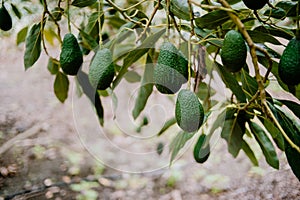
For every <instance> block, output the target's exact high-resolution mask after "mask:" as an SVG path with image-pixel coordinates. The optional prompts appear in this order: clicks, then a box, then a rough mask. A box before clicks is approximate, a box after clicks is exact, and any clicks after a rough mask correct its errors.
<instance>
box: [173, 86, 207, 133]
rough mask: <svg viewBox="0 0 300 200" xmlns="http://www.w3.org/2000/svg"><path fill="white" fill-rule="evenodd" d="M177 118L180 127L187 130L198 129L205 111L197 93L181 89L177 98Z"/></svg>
mask: <svg viewBox="0 0 300 200" xmlns="http://www.w3.org/2000/svg"><path fill="white" fill-rule="evenodd" d="M175 118H176V121H177V124H178V125H179V127H180V128H181V129H182V130H184V131H186V132H194V131H197V130H198V129H199V128H200V126H201V125H202V123H203V119H204V111H203V107H202V104H201V103H200V101H199V99H198V97H197V96H196V94H195V93H194V92H192V91H190V90H187V89H183V90H180V92H179V93H178V96H177V100H176V107H175Z"/></svg>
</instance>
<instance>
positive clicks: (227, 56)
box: [220, 30, 247, 72]
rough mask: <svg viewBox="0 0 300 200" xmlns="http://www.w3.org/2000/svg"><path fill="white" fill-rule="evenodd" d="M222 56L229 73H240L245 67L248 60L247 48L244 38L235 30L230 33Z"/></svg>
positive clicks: (226, 37)
mask: <svg viewBox="0 0 300 200" xmlns="http://www.w3.org/2000/svg"><path fill="white" fill-rule="evenodd" d="M220 55H221V59H222V63H223V65H224V67H225V68H226V69H227V70H228V71H229V72H238V71H240V70H241V69H242V68H243V67H244V66H245V64H246V58H247V46H246V44H245V40H244V38H243V36H242V35H241V34H240V33H239V32H237V31H235V30H230V31H228V32H227V33H226V35H225V37H224V41H223V46H222V49H221V53H220Z"/></svg>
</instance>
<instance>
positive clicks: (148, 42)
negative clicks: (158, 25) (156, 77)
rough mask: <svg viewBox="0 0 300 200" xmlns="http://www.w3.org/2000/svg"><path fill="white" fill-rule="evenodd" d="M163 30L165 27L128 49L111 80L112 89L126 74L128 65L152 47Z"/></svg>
mask: <svg viewBox="0 0 300 200" xmlns="http://www.w3.org/2000/svg"><path fill="white" fill-rule="evenodd" d="M165 31H166V30H165V29H162V30H160V31H158V32H156V33H154V34H153V35H151V36H149V37H147V38H146V39H145V40H144V41H143V43H142V44H141V45H140V46H138V47H136V48H135V49H134V50H132V51H130V52H129V53H128V54H127V56H126V58H125V59H124V65H123V67H122V68H121V70H120V72H119V74H118V75H117V77H116V79H115V80H114V82H113V89H114V88H115V87H116V86H117V85H118V84H119V82H120V81H121V79H122V77H123V76H124V75H125V74H126V72H127V69H128V67H129V66H131V65H132V64H133V63H134V62H136V61H137V60H139V59H140V58H141V57H142V56H143V55H145V54H146V53H147V52H148V51H149V50H150V49H151V48H153V47H154V44H155V43H156V42H157V40H158V39H159V38H160V37H161V36H162V35H163V34H164V33H165Z"/></svg>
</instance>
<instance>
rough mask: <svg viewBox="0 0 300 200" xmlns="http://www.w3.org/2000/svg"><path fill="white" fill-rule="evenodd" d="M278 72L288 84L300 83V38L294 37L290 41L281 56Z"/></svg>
mask: <svg viewBox="0 0 300 200" xmlns="http://www.w3.org/2000/svg"><path fill="white" fill-rule="evenodd" d="M278 74H279V77H280V79H281V80H282V82H284V83H285V84H287V85H298V84H299V83H300V40H297V39H296V38H293V39H291V40H290V41H289V43H288V45H287V46H286V48H285V49H284V51H283V53H282V56H281V58H280V61H279V65H278Z"/></svg>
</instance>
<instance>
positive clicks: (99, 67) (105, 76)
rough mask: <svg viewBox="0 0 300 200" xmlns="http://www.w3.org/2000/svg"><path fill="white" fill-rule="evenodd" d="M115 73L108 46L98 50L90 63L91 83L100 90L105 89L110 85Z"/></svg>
mask: <svg viewBox="0 0 300 200" xmlns="http://www.w3.org/2000/svg"><path fill="white" fill-rule="evenodd" d="M114 75H115V69H114V64H113V59H112V53H111V51H110V50H109V49H107V48H104V49H100V50H98V51H97V52H96V54H95V56H94V58H93V60H92V62H91V64H90V70H89V80H90V83H91V85H92V86H93V87H94V88H97V89H99V90H105V89H106V88H108V87H109V86H110V84H111V82H112V80H113V78H114Z"/></svg>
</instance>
